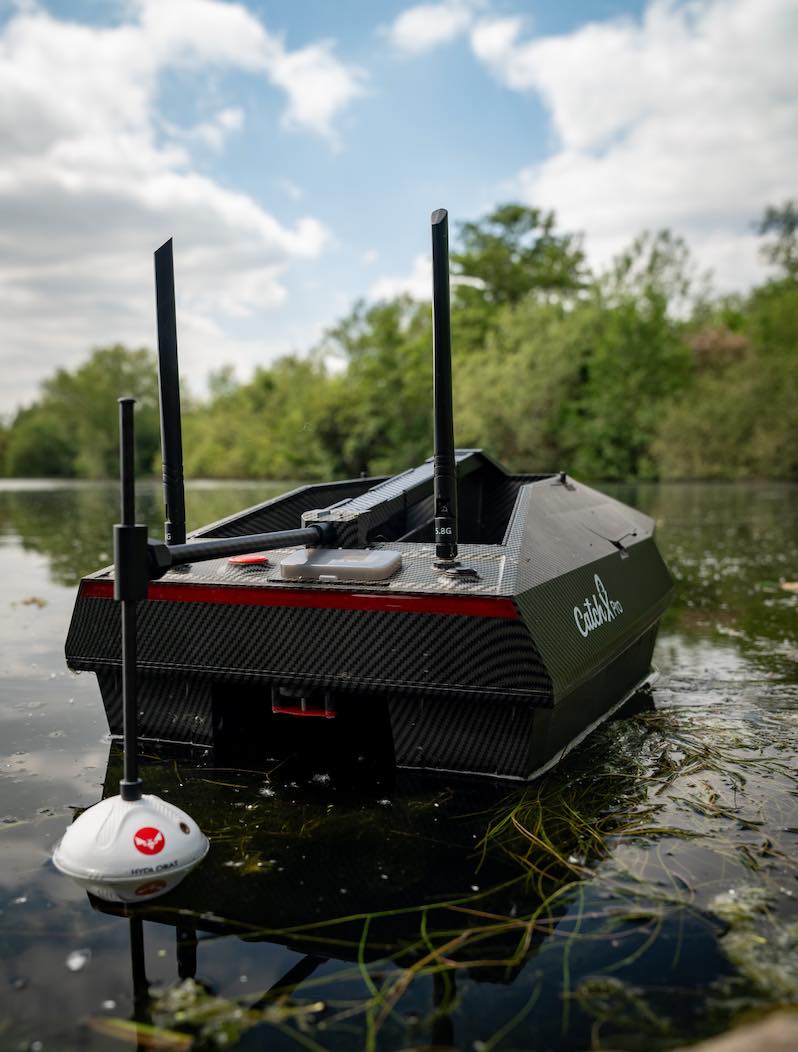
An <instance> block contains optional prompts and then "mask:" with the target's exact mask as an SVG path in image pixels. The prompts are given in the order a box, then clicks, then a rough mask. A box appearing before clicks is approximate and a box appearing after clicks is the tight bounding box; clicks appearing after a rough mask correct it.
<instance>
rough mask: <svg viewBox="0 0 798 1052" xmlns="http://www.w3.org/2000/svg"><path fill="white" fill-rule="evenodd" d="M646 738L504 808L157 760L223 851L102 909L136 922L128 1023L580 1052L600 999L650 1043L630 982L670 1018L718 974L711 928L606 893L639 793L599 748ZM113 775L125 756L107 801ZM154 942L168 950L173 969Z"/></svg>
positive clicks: (468, 788) (459, 788)
mask: <svg viewBox="0 0 798 1052" xmlns="http://www.w3.org/2000/svg"><path fill="white" fill-rule="evenodd" d="M635 704H636V705H637V706H638V708H640V707H641V705H642V706H649V707H650V697H648V696H645V697H643V698H642V699H640V698H637V699H635ZM625 714H626V713H625ZM636 723H637V721H634V720H628V719H626V720H623V721H622V722H620V723H615V724H614V725H613V727H610V728H608V729H607V734H606V736H605V735H602V736H601V737H600V738H599V739H598V740H597V742H596V744H595V745H591V744H589V743H588V744H587V745H586V746H585V747H584V748H583V750H581V751H580V754H579V755H577V756H575V757H574V758H573V760H568V761H565V762H564V764H563V765H562V766H561V768H560V769H559V770H558V771H557V772H556V773H555V774H554V775H552V776H551V777H550V778H548V779H544V780H542V781H541V782H539V783H537V784H536V785H535V786H532V787H525V788H524V789H521V790H518V789H513V790H511V791H509V792H508V789H507V786H506V785H498V784H492V783H488V782H479V783H477V784H475V783H474V782H473V781H471V782H469V781H452V780H451V779H448V780H444V779H442V778H441V777H440V776H424V775H418V774H409V773H407V774H404V773H400V775H399V780H398V781H397V783H396V785H395V786H394V787H393V788H392V789H391V790H390V793H389V795H384V794H386V789H385V787H384V786H383V785H373V786H368V785H366V786H363V785H360V786H359V787H358V788H357V791H355V792H349V788H351V787H347V785H346V784H345V780H342V779H341V778H340V776H339V778H338V779H337V780H336V778H335V777H334V775H330V774H328V773H327V772H321V773H319V772H316V773H315V774H314V773H312V772H309V771H308V770H307V769H305V770H304V772H302V771H298V770H290V769H289V768H288V767H287V766H283V767H281V768H280V769H279V770H277V771H274V772H272V774H271V776H269V777H267V778H264V776H263V775H262V774H257V773H255V772H252V773H249V772H246V771H240V770H235V769H221V768H218V767H215V768H210V767H209V768H202V767H192V768H190V769H189V768H185V767H184V766H183V765H182V764H183V762H184V761H177V762H175V761H164V762H158V761H155V760H154V759H153V760H150V762H149V765H148V780H149V781H150V782H151V783H152V784H153V786H154V788H155V789H156V791H157V792H158V793H159V794H161V795H164V796H165V797H166V798H167V799H172V800H173V801H174V802H176V803H179V804H180V806H184V807H188V808H190V810H191V812H192V814H194V815H195V816H196V818H197V820H198V821H199V822H200V823H201V824H202V827H203V828H204V829H205V830H206V831H207V833H208V834H209V836H210V838H211V842H212V847H211V851H210V853H209V855H208V857H207V858H206V859H205V861H204V862H203V863H202V864H201V866H200V867H199V868H198V869H197V870H196V871H195V872H194V873H192V874H190V875H189V876H188V877H187V878H186V880H185V881H184V882H183V883H182V884H181V885H180V886H178V887H177V888H176V889H175V890H174V891H172V892H169V893H168V894H166V895H164V896H163V897H162V898H159V899H157V900H155V901H153V902H150V903H147V904H142V905H141V906H134V907H125V906H121V905H115V904H111V903H108V902H103V901H100V900H98V899H91V902H92V906H93V907H94V908H95V909H96V910H98V911H100V912H103V913H107V914H114V915H116V916H120V917H128V918H129V919H130V923H131V935H132V943H131V945H132V948H133V959H134V960H133V975H134V987H135V998H134V1006H135V1010H134V1016H135V1018H136V1019H137V1020H138V1022H139V1023H143V1024H145V1025H155V1026H157V1027H159V1028H165V1029H168V1030H171V1031H174V1030H175V1028H177V1036H176V1037H175V1038H174V1039H175V1040H179V1039H180V1035H181V1034H182V1035H183V1037H184V1038H185V1041H186V1042H187V1043H186V1044H185V1045H184V1047H189V1044H188V1042H190V1041H197V1042H198V1046H197V1047H205V1045H204V1044H203V1042H205V1041H208V1042H213V1041H217V1038H218V1035H219V1034H220V1033H224V1035H225V1036H224V1037H223V1038H222V1040H223V1041H226V1042H228V1043H231V1044H232V1043H235V1042H239V1045H240V1047H241V1048H248V1047H253V1048H254V1047H261V1046H260V1045H259V1044H258V1043H257V1042H258V1041H262V1040H264V1039H265V1038H266V1032H267V1031H268V1040H269V1042H270V1044H269V1047H282V1044H283V1042H285V1047H292V1045H293V1044H295V1042H296V1041H300V1042H302V1039H305V1040H304V1042H302V1043H305V1044H307V1042H308V1041H311V1042H312V1044H311V1045H310V1046H309V1047H314V1048H318V1047H324V1048H327V1047H336V1048H339V1047H340V1048H362V1047H369V1046H370V1047H385V1048H406V1047H411V1046H418V1045H428V1044H432V1045H435V1046H450V1047H465V1046H464V1044H463V1042H464V1041H465V1042H466V1043H467V1044H468V1045H469V1047H470V1046H471V1045H473V1042H474V1041H475V1040H476V1041H490V1040H491V1039H492V1038H493V1037H495V1036H496V1035H497V1034H498V1033H499V1031H501V1030H502V1028H503V1027H506V1026H507V1025H508V1023H509V1021H510V1020H515V1022H514V1023H513V1028H514V1030H515V1034H514V1037H515V1038H516V1040H517V1041H519V1042H521V1041H522V1037H523V1041H522V1043H523V1044H524V1045H525V1047H526V1045H527V1044H528V1043H530V1042H543V1043H544V1044H545V1047H551V1048H558V1049H559V1048H561V1049H566V1048H573V1047H588V1046H589V1042H590V1032H591V1026H593V1025H595V1024H596V1015H595V1011H594V1009H595V1004H594V1001H595V999H596V998H598V999H599V1002H600V1003H601V1004H604V1002H605V1001H606V1000H607V998H609V1000H610V1002H613V998H614V999H615V1001H618V998H619V997H620V1002H622V1003H619V1004H615V1003H614V1002H613V1011H614V1012H615V1011H616V1009H617V1014H618V1015H619V1017H620V1016H622V1015H623V1014H624V1013H626V1016H631V1018H632V1022H631V1024H630V1025H631V1026H632V1027H634V1025H636V1023H635V1019H636V1020H637V1024H640V1025H642V1024H643V1022H644V1019H643V1017H642V1016H641V1014H640V1013H643V1015H645V1013H646V1012H650V1011H651V1010H650V1009H649V1008H648V1007H647V1006H646V1005H642V1007H641V1005H639V1004H637V1002H634V1003H632V1002H630V1001H629V996H627V995H626V994H625V993H623V991H624V990H625V989H626V988H625V984H624V980H625V979H626V970H627V969H629V974H630V975H634V982H635V987H634V989H637V988H638V986H639V985H642V986H646V985H649V986H651V987H652V988H653V987H655V986H656V985H657V984H663V983H664V982H666V981H667V983H668V989H669V990H671V993H670V994H668V995H667V996H672V990H673V989H675V988H676V987H677V986H679V985H680V984H689V983H696V982H698V983H701V981H702V980H700V978H698V976H697V972H696V969H697V970H698V971H700V968H701V967H702V966H703V965H705V964H706V963H707V961H708V960H709V958H710V957H711V958H712V961H711V967H712V972H711V974H713V975H715V976H716V975H717V974H718V970H719V969H720V970H721V971H723V967H722V965H719V964H718V962H717V961H716V960H715V958H717V957H718V953H717V950H716V949H715V939H716V935H717V925H715V924H713V923H711V922H710V921H708V920H707V919H706V918H702V917H699V916H697V915H696V916H694V915H692V914H691V912H690V910H689V909H683V908H673V909H671V910H670V911H669V912H668V914H667V915H659V916H656V917H654V916H653V915H652V913H651V911H648V912H645V911H641V910H640V909H639V905H637V906H636V907H635V909H630V908H629V902H628V900H626V899H624V897H623V895H620V896H617V897H616V896H614V894H613V892H612V891H611V889H608V886H607V885H606V884H604V885H602V886H598V882H595V884H594V881H593V877H594V875H595V870H594V867H595V864H596V863H597V862H598V860H600V859H601V858H602V857H603V856H604V855H605V854H606V845H605V837H604V836H603V835H602V832H601V831H602V830H607V834H608V835H611V834H610V830H611V829H612V819H611V817H609V816H610V815H611V807H612V806H614V807H616V808H617V809H618V810H619V812H620V813H622V814H623V815H624V816H628V815H629V814H630V812H634V810H635V809H636V808H638V807H641V806H643V803H642V802H643V801H644V798H645V792H646V790H645V785H644V784H642V783H641V782H640V780H639V779H636V778H635V777H634V776H625V775H624V773H623V771H622V769H621V768H620V767H618V768H616V769H614V770H613V771H612V772H611V777H607V778H604V777H602V774H606V773H608V772H606V771H604V772H601V771H599V772H598V773H597V768H598V767H599V766H600V763H599V762H598V761H599V758H601V762H603V763H605V764H606V763H607V756H608V752H609V753H611V752H612V749H609V750H608V747H607V745H608V743H607V740H602V739H606V738H609V736H610V735H611V734H612V732H613V731H618V730H621V731H622V730H623V729H624V728H629V733H632V734H635V733H638V732H637V729H636ZM616 736H617V735H616ZM628 744H629V743H628V742H627V743H626V747H628ZM591 761H597V762H595V763H594V762H591ZM119 762H120V756H119V752H118V751H117V749H116V747H113V749H112V754H111V760H110V764H109V768H108V772H107V777H106V781H105V792H106V794H112V793H113V792H114V790H115V787H116V784H117V781H118V777H119ZM586 769H588V770H590V772H591V773H590V775H589V776H588V775H587V774H585V770H586ZM608 794H611V795H608ZM608 805H609V806H608ZM586 831H589V833H586ZM162 926H167V927H168V928H172V929H174V938H175V946H176V949H175V956H174V957H172V955H171V954H168V960H171V961H172V962H174V961H175V960H176V968H175V965H174V963H170V964H168V965H167V959H166V958H164V956H163V954H164V950H163V949H162V947H163V946H164V940H163V934H164V928H163V927H162ZM170 941H171V940H170ZM145 942H149V943H150V954H149V958H148V960H149V962H150V965H149V966H150V969H151V970H152V968H155V969H156V970H157V971H158V972H159V974H158V976H157V980H158V981H157V983H156V982H154V983H153V987H152V988H150V987H149V986H148V983H147V978H146V975H145V968H144V959H145V953H144V950H145V945H144V944H145ZM156 943H157V945H158V946H159V947H161V949H160V950H159V954H160V956H159V957H158V958H156V959H155V960H154V962H153V946H154V944H156ZM655 944H656V947H657V949H656V952H652V951H651V947H653V946H654V945H655ZM167 945H168V943H167ZM677 947H682V951H683V952H682V955H681V958H678V954H676V953H675V951H676V948H677ZM286 951H290V952H286ZM167 953H168V951H167ZM663 954H664V956H663ZM297 955H298V956H297ZM677 959H678V960H677ZM663 962H665V963H663ZM165 966H168V968H169V970H170V974H169V975H168V976H166V977H164V976H163V974H162V973H163V969H164V967H165ZM608 968H609V971H610V972H611V973H612V974H611V976H610V977H609V978H605V979H599V980H596V979H593V978H591V976H594V975H595V974H597V973H602V972H607V970H608ZM242 972H246V973H247V975H246V978H247V983H246V985H245V986H244V985H242V984H241V982H240V976H241V973H242ZM694 973H695V974H694ZM585 983H587V986H586V985H585ZM591 983H592V984H593V985H591ZM596 984H598V986H596ZM602 984H603V985H602ZM594 987H596V988H595V989H594ZM605 987H606V989H605ZM630 989H631V988H630ZM247 991H252V992H251V993H247ZM619 991H621V993H619ZM585 998H587V1000H585ZM591 998H592V999H593V1000H591ZM601 998H603V999H604V1000H601ZM633 1000H634V998H633ZM127 1025H128V1026H129V1025H130V1024H127ZM258 1035H259V1036H258ZM150 1036H152V1035H150ZM498 1044H499V1045H500V1044H501V1041H499V1042H498ZM237 1047H239V1046H237Z"/></svg>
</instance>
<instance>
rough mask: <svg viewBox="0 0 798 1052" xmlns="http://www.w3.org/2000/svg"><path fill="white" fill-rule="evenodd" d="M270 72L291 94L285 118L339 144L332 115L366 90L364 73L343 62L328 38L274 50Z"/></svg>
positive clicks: (270, 77)
mask: <svg viewBox="0 0 798 1052" xmlns="http://www.w3.org/2000/svg"><path fill="white" fill-rule="evenodd" d="M268 76H269V79H270V80H271V81H272V82H273V83H274V84H277V85H278V86H279V87H281V88H282V89H283V90H284V91H285V92H286V94H287V95H288V98H289V105H288V109H287V110H286V112H285V114H284V116H283V122H284V123H285V124H286V125H287V126H288V127H294V126H299V127H305V128H308V129H310V130H311V131H314V132H316V133H317V134H318V135H321V136H323V137H324V138H325V139H327V140H328V141H329V142H330V143H331V144H332V145H334V146H337V145H338V136H337V134H336V132H335V129H334V126H333V119H334V118H335V116H336V115H337V114H338V112H339V111H340V110H342V109H344V108H345V107H346V106H348V105H349V103H350V102H352V101H353V100H354V99H356V98H358V96H360V95H362V94H363V90H364V89H363V82H364V80H365V73H363V72H362V71H360V70H356V69H352V68H347V67H346V66H342V65H341V63H340V62H339V61H338V60H337V59H336V58H335V56H334V55H333V54H332V43H331V42H330V41H326V40H325V41H322V42H321V43H318V44H310V45H308V46H307V47H303V48H300V49H299V50H298V51H285V50H284V49H282V47H281V48H279V49H278V50H275V51H273V52H272V54H271V56H270V59H269V65H268Z"/></svg>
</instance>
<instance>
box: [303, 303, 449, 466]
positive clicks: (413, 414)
mask: <svg viewBox="0 0 798 1052" xmlns="http://www.w3.org/2000/svg"><path fill="white" fill-rule="evenodd" d="M321 350H322V351H324V352H326V353H328V354H333V355H336V356H338V357H339V358H342V359H343V361H344V362H345V363H346V371H345V373H343V374H342V375H340V376H338V377H336V382H335V390H336V399H335V410H336V412H337V414H338V419H337V420H333V419H331V418H330V417H329V416H328V418H327V421H326V425H325V437H326V442H327V445H328V449H329V450H330V452H331V454H332V455H333V458H334V459H335V460H336V462H337V463H338V464H339V465H340V466H341V467H342V468H343V470H344V473H345V474H347V475H352V476H354V475H357V474H359V473H360V472H365V473H367V474H382V473H388V472H391V471H395V470H401V469H403V468H406V467H409V466H412V465H413V464H416V463H419V462H420V461H421V460H424V459H425V458H426V457H428V456H429V455H430V453H431V451H432V321H431V314H430V309H429V307H428V306H427V305H426V304H418V303H415V302H413V301H412V300H411V299H409V298H405V297H402V298H399V299H396V300H393V301H391V302H387V303H377V304H375V305H373V306H370V307H369V306H366V305H365V304H364V303H358V304H357V305H356V306H355V308H354V310H353V311H352V312H351V314H349V315H348V317H346V318H344V319H343V321H341V322H340V323H339V324H338V325H337V326H335V328H334V329H331V330H330V331H329V332H328V333H327V336H326V338H325V341H324V344H323V345H322V348H321Z"/></svg>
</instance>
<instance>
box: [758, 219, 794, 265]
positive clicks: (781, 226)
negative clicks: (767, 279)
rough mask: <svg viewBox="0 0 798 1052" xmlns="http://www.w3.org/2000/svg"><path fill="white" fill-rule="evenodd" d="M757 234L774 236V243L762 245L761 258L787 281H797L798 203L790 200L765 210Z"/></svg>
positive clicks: (768, 242) (767, 242) (769, 242)
mask: <svg viewBox="0 0 798 1052" xmlns="http://www.w3.org/2000/svg"><path fill="white" fill-rule="evenodd" d="M759 233H760V234H763V235H764V234H774V235H775V241H766V242H765V243H764V244H763V245H762V248H761V253H762V256H763V258H764V259H766V260H767V262H768V263H771V264H773V266H775V267H778V268H779V270H780V271H781V272H782V276H783V277H784V278H786V279H787V280H788V281H798V203H797V202H795V201H792V200H790V201H785V202H784V204H783V205H780V206H779V207H775V206H773V205H770V206H769V207H768V208H766V209H765V213H764V215H763V216H762V219H761V220H760V222H759Z"/></svg>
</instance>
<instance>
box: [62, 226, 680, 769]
mask: <svg viewBox="0 0 798 1052" xmlns="http://www.w3.org/2000/svg"><path fill="white" fill-rule="evenodd" d="M432 267H433V353H434V416H435V429H434V430H435V439H434V441H435V448H434V456H433V457H432V458H431V459H430V460H428V461H426V462H425V463H424V464H421V465H419V466H418V467H414V468H411V469H410V470H408V471H405V472H403V473H402V474H399V475H395V476H393V477H391V478H377V479H375V478H370V479H354V480H348V481H344V482H329V483H322V484H318V485H310V486H303V487H301V488H299V489H295V490H292V491H291V492H289V493H286V494H284V495H283V496H281V497H277V498H275V499H272V500H268V501H265V502H264V503H262V504H258V505H256V506H255V507H252V508H248V509H246V510H244V511H241V512H239V513H238V514H236V515H232V516H230V517H229V518H226V519H222V520H221V521H219V522H215V523H212V524H210V525H208V526H205V527H203V528H202V529H199V530H196V531H195V532H194V533H193V534H192V535H191V536H190V537H189V538H188V539H187V538H186V534H185V512H184V497H183V479H182V444H181V425H180V396H179V385H178V371H177V337H176V322H175V306H174V276H173V265H172V244H171V241H169V242H167V243H166V244H165V245H163V246H162V247H161V248H160V249H158V251H157V252H156V253H155V276H156V294H157V315H158V344H159V373H160V394H161V431H162V436H161V437H162V450H163V468H164V471H163V477H164V489H165V499H166V526H165V542H163V543H162V542H158V541H149V542H148V545H147V558H148V562H147V574H148V576H149V578H150V583H149V588H148V592H147V602H142V603H140V604H139V649H138V663H137V669H138V685H139V710H140V711H139V719H140V734H141V737H142V738H143V739H145V740H150V741H153V742H164V743H166V742H169V743H176V744H188V745H197V746H203V747H206V748H207V747H210V748H213V749H216V750H222V751H224V752H226V753H228V754H230V753H231V752H232V753H235V752H236V751H237V750H246V751H247V753H249V754H250V756H251V754H252V753H253V751H254V752H255V753H256V754H257V755H260V756H262V758H263V760H264V761H266V760H268V759H270V758H272V757H275V756H280V755H283V754H284V753H285V752H286V751H291V752H294V753H296V752H299V753H301V752H302V751H303V749H307V750H308V751H312V750H316V751H317V752H318V753H320V754H321V755H326V756H330V755H334V754H335V753H336V752H337V751H339V750H341V749H343V748H344V747H347V748H350V747H352V744H353V743H355V749H356V751H358V752H360V753H362V751H363V750H367V751H370V752H371V753H372V754H375V755H377V754H378V755H379V760H378V761H377V762H378V763H379V764H381V765H384V766H386V767H393V765H396V766H398V767H408V768H416V769H428V770H435V771H456V772H463V773H469V774H479V775H490V776H498V777H505V778H515V779H528V778H531V777H534V776H535V775H536V774H539V773H540V772H541V771H542V770H544V769H545V768H546V767H548V766H550V765H551V764H552V763H554V762H556V760H557V759H558V758H559V757H560V756H562V755H563V753H564V752H566V751H567V750H568V749H569V748H570V747H572V746H573V745H574V744H575V743H576V742H578V741H579V740H581V738H583V737H584V736H585V735H586V734H587V733H588V732H589V731H590V730H591V729H592V728H594V727H595V726H596V725H597V724H599V723H600V722H601V721H602V720H604V719H606V718H607V716H609V715H610V714H611V713H612V712H613V711H614V710H616V709H617V708H619V707H620V706H621V705H622V704H623V703H624V701H625V700H626V699H628V698H629V697H631V696H632V695H633V694H634V693H635V692H636V691H638V690H639V689H640V688H642V687H643V686H645V685H646V683H647V682H648V681H649V678H650V676H651V655H652V651H653V647H654V641H655V637H656V633H657V628H658V623H659V620H660V618H661V616H662V614H663V612H664V610H665V609H666V607H667V605H668V602H669V600H670V596H671V593H672V581H671V578H670V575H669V573H668V571H667V568H666V567H665V564H664V562H663V560H662V558H661V556H660V553H659V551H658V549H657V546H656V543H655V540H654V522H653V520H652V519H650V518H649V517H648V516H647V515H643V514H641V513H640V512H638V511H636V510H634V509H633V508H630V507H627V506H626V505H624V504H622V503H620V502H619V501H616V500H613V499H612V498H610V497H607V496H605V495H604V494H602V493H599V492H597V491H596V490H594V489H591V488H589V487H587V486H584V485H581V484H580V483H578V482H576V481H575V480H573V479H571V478H570V477H569V476H568V475H566V474H565V473H555V474H539V475H515V474H510V473H509V472H507V471H506V470H505V469H504V468H503V467H501V465H499V464H497V463H496V462H495V461H494V460H492V459H491V458H490V457H489V456H488V455H487V454H486V453H484V452H483V451H482V450H479V449H455V448H454V440H453V421H452V393H451V338H450V323H449V263H448V230H447V213H446V211H445V210H444V209H439V210H438V211H436V212H434V213H433V215H432ZM113 590H114V580H113V569H112V568H111V569H103V570H98V571H97V572H96V573H93V574H91V575H89V576H88V577H86V578H84V579H83V580H82V581H81V584H80V587H79V591H78V597H77V601H76V604H75V610H74V614H73V617H72V623H71V625H70V629H69V634H68V637H67V641H66V657H67V663H68V665H69V667H70V668H72V669H75V670H90V671H92V672H95V673H96V674H97V678H98V681H99V684H100V690H101V692H102V697H103V702H104V704H105V709H106V713H107V716H108V722H109V726H110V729H111V732H112V734H114V735H119V734H120V733H121V731H122V708H121V684H122V676H121V652H120V644H119V632H118V628H117V625H118V617H117V616H116V613H115V605H114V599H113ZM314 717H315V718H314Z"/></svg>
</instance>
